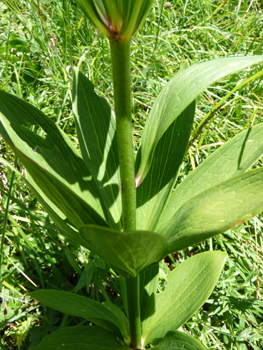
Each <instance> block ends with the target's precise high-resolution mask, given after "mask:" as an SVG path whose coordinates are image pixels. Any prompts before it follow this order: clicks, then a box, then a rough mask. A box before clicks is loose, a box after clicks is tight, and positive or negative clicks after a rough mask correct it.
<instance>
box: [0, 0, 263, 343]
mask: <svg viewBox="0 0 263 350" xmlns="http://www.w3.org/2000/svg"><path fill="white" fill-rule="evenodd" d="M262 33H263V5H262V4H261V1H260V0H250V1H246V0H244V1H243V0H242V1H241V0H224V1H223V0H222V1H217V0H189V1H185V0H178V1H175V0H174V1H171V2H163V1H155V6H154V8H153V10H152V11H151V13H150V15H149V16H148V19H147V22H146V24H145V26H144V27H143V28H142V29H141V30H140V32H139V33H138V34H137V35H136V37H135V38H134V40H133V43H132V79H133V95H132V97H133V122H134V151H135V152H136V151H137V149H138V146H139V143H140V137H141V133H142V130H143V127H144V124H145V120H146V118H147V115H148V112H149V110H150V108H151V106H152V104H153V102H154V100H155V98H156V97H157V96H158V94H159V92H160V91H161V89H162V87H163V86H164V85H165V83H166V82H167V81H168V80H169V79H170V78H171V77H173V76H174V75H175V74H176V72H177V71H178V70H179V69H180V68H181V67H182V66H183V65H186V64H189V65H191V64H193V63H195V62H199V61H203V60H208V59H213V58H218V57H228V56H233V55H252V54H262V42H263V38H262V35H263V34H262ZM0 42H1V45H0V55H1V56H0V81H1V85H0V88H1V89H3V90H5V91H7V92H10V93H12V94H14V95H17V96H19V97H21V98H23V99H25V100H27V101H28V102H29V103H31V104H33V105H34V106H36V107H38V108H39V109H41V110H42V111H43V112H44V113H46V114H47V115H48V116H49V117H50V118H51V119H52V120H53V121H54V122H55V123H57V124H58V125H59V126H60V127H61V128H62V129H64V131H65V132H66V133H67V134H68V135H69V136H70V137H71V138H72V140H73V141H74V142H75V144H76V147H78V141H77V137H76V129H75V126H74V123H73V114H72V110H71V102H72V101H71V85H72V67H73V66H78V67H80V69H81V70H82V72H84V73H85V74H86V75H87V76H88V77H89V78H90V80H91V81H92V82H93V83H94V85H95V87H96V91H97V92H98V93H99V94H100V95H101V96H104V97H105V98H106V99H107V100H108V102H109V103H110V104H111V105H112V104H113V90H112V84H111V69H110V53H109V46H108V43H107V40H106V39H105V38H103V37H102V35H100V34H99V33H98V32H97V30H96V29H94V28H93V27H92V26H91V25H90V23H89V22H88V21H87V20H86V19H85V18H84V17H83V15H82V13H81V12H80V10H79V9H78V8H77V7H76V4H75V2H74V1H73V0H64V1H63V0H61V1H59V0H57V1H55V0H39V1H34V0H28V1H25V0H16V1H13V0H4V1H1V2H0ZM260 71H261V73H262V67H260V66H255V67H252V68H251V69H249V70H246V71H244V72H241V73H239V74H236V75H233V76H230V77H228V78H226V79H224V80H222V81H220V83H218V84H216V86H213V87H211V88H209V89H207V90H206V91H205V92H204V93H203V94H202V95H201V96H199V98H198V101H197V109H196V117H195V123H194V129H193V132H192V136H191V141H190V143H189V148H188V153H187V155H186V157H185V160H184V162H183V166H182V169H181V172H180V180H182V179H183V178H184V177H185V176H186V175H187V174H188V173H189V172H191V171H192V170H193V169H194V168H195V167H196V166H198V164H199V163H200V162H202V161H203V160H204V159H205V158H206V157H207V156H209V155H210V154H211V153H212V152H213V151H214V150H215V149H217V148H218V147H219V146H220V145H221V144H223V143H224V142H226V141H227V140H228V139H230V138H231V137H233V136H234V135H236V134H237V133H238V132H240V131H241V130H243V129H245V128H248V127H249V126H251V125H253V124H256V123H259V122H262V121H263V103H262V99H263V82H262V79H261V78H260V77H258V78H257V79H256V78H255V79H251V80H248V78H249V77H252V76H253V75H254V74H256V73H257V72H260ZM237 86H240V88H239V89H238V90H236V87H237ZM227 95H228V96H227ZM225 96H227V98H225ZM34 131H35V132H38V133H41V130H34ZM0 149H1V154H0V156H1V158H0V176H1V186H0V199H1V206H0V230H1V231H0V233H1V236H0V238H1V248H0V254H1V255H0V259H1V295H0V297H1V305H0V339H1V340H0V348H1V349H4V350H6V349H21V350H24V349H28V348H29V347H30V346H36V345H37V344H38V342H39V341H40V339H41V338H42V337H43V336H44V335H46V334H48V333H49V332H52V331H54V330H56V329H59V328H61V327H65V326H73V325H77V324H87V322H86V321H84V320H83V319H78V318H76V317H69V316H65V315H61V314H60V313H58V312H56V311H54V310H52V309H49V308H45V307H42V306H40V305H39V304H37V303H36V301H34V300H32V299H30V298H29V296H28V295H27V292H29V291H32V290H34V289H36V288H57V289H63V290H68V291H72V292H75V293H79V294H83V295H88V296H90V297H91V298H95V299H96V300H100V301H103V300H114V302H115V303H116V304H118V303H121V301H120V299H119V289H120V282H121V281H120V278H119V277H118V276H116V275H115V274H114V272H113V271H111V270H109V267H108V266H107V265H106V264H105V263H104V262H103V261H102V260H101V259H99V258H98V257H94V256H92V255H89V253H88V252H87V251H86V250H85V249H82V248H80V247H78V246H77V245H76V244H74V243H73V242H69V241H67V240H66V239H64V238H63V236H61V235H60V234H59V232H57V229H56V227H55V226H54V225H53V223H52V222H51V221H50V219H49V217H48V215H47V214H46V213H45V212H44V210H43V208H42V207H41V205H40V204H39V203H38V202H37V201H36V200H35V199H34V198H33V196H32V194H31V192H30V191H29V190H28V189H27V187H26V186H25V184H24V181H23V176H17V175H15V174H14V172H13V171H12V168H11V167H12V166H15V167H16V168H17V169H18V170H19V171H21V174H24V172H25V170H23V167H22V165H21V163H20V161H19V160H17V159H16V158H15V157H14V155H13V153H12V151H11V150H10V148H9V147H8V146H7V145H6V144H5V143H4V142H3V141H2V140H1V139H0ZM255 166H256V167H258V166H262V159H260V160H259V161H258V162H257V163H256V165H255ZM244 200H245V198H244ZM213 249H215V250H216V249H218V250H224V251H226V252H227V253H228V259H227V262H226V265H225V268H224V271H223V273H222V276H221V278H220V280H219V282H218V284H217V287H216V289H215V291H214V292H213V294H212V295H211V297H210V298H209V300H208V301H207V302H206V303H205V305H204V307H203V308H202V310H200V311H199V312H197V313H196V314H195V315H194V316H193V317H192V318H191V319H190V320H189V321H188V322H187V323H186V325H185V326H184V329H185V330H186V331H187V332H189V333H190V334H194V335H196V336H197V337H199V338H200V340H201V341H202V342H203V344H204V345H206V346H207V348H208V349H227V350H229V349H238V350H245V349H247V350H250V349H257V350H262V349H263V302H262V300H261V294H262V293H263V292H262V286H263V260H262V256H263V223H262V220H261V216H259V217H257V218H255V219H253V220H251V221H250V222H248V223H246V224H245V225H241V226H238V227H236V228H235V229H233V230H230V231H228V232H226V233H225V234H222V235H219V236H217V237H214V238H212V239H210V240H208V241H206V242H203V243H201V244H199V245H196V246H194V247H190V248H189V249H187V250H185V251H182V252H179V253H176V254H173V255H169V256H168V257H167V258H166V259H165V261H164V262H163V263H162V264H161V265H160V272H161V279H160V283H159V289H160V290H162V289H163V288H165V284H166V275H167V273H168V272H169V270H170V269H172V268H173V267H174V266H176V265H177V264H178V263H180V262H182V261H183V260H185V259H187V258H189V257H190V256H191V255H193V254H196V253H198V252H201V251H205V250H213Z"/></svg>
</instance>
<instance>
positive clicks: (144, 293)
mask: <svg viewBox="0 0 263 350" xmlns="http://www.w3.org/2000/svg"><path fill="white" fill-rule="evenodd" d="M158 281H159V263H157V264H154V265H152V266H150V267H148V268H147V269H146V270H145V271H143V273H142V274H140V288H141V292H140V295H141V320H142V321H143V320H145V319H146V318H147V317H149V315H152V314H153V313H154V311H155V305H154V296H155V293H156V291H157V287H158Z"/></svg>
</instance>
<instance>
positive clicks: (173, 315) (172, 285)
mask: <svg viewBox="0 0 263 350" xmlns="http://www.w3.org/2000/svg"><path fill="white" fill-rule="evenodd" d="M225 258H226V254H225V253H223V252H216V251H213V252H205V253H201V254H198V255H195V256H194V257H192V258H190V259H188V260H186V261H184V262H183V263H182V264H179V265H178V266H177V267H176V268H175V269H174V270H173V271H172V272H171V273H170V274H169V275H168V277H167V279H168V284H167V287H166V289H165V291H164V292H162V293H158V294H155V312H154V314H152V315H149V317H148V318H146V319H145V320H144V321H143V322H142V342H143V344H144V345H146V344H156V343H157V342H158V341H160V339H162V338H163V337H164V336H165V335H166V334H167V332H168V331H170V330H177V329H178V328H179V327H181V326H182V325H183V324H184V323H185V322H186V321H187V320H188V319H189V318H190V317H191V316H192V315H193V314H194V313H195V312H196V311H197V310H198V309H199V308H200V307H201V306H202V305H203V304H204V303H205V301H206V300H207V298H208V297H209V295H210V294H211V293H212V291H213V289H214V287H215V285H216V283H217V280H218V278H219V276H220V273H221V271H222V268H223V266H224V261H225Z"/></svg>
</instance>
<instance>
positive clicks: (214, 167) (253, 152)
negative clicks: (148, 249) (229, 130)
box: [145, 123, 263, 227]
mask: <svg viewBox="0 0 263 350" xmlns="http://www.w3.org/2000/svg"><path fill="white" fill-rule="evenodd" d="M262 154H263V123H260V124H257V125H255V126H253V127H252V128H249V129H247V130H244V131H242V132H241V133H239V134H238V135H237V136H235V137H234V138H232V139H231V140H229V141H228V142H226V143H225V144H224V145H223V146H221V147H220V148H219V149H218V150H217V151H215V152H214V153H213V154H212V155H211V156H209V157H208V158H207V159H206V160H205V161H204V162H203V163H201V164H200V165H199V166H198V167H197V168H196V169H195V170H194V171H192V172H191V173H190V174H189V175H188V176H187V177H186V179H184V180H183V182H182V183H181V184H180V185H178V186H177V187H176V189H175V191H174V192H173V194H172V196H171V197H170V199H169V202H168V204H167V206H166V207H165V210H164V212H163V213H162V216H161V219H160V222H159V227H161V226H162V225H164V224H166V223H167V222H168V221H169V220H170V219H171V218H172V217H173V216H174V214H175V213H176V212H177V211H178V210H179V208H180V207H181V206H182V205H183V204H184V203H185V202H187V201H188V200H189V199H191V198H193V197H194V196H196V195H198V194H199V193H201V192H203V191H205V190H207V189H208V188H211V187H213V186H216V185H218V184H220V183H221V182H224V181H226V180H228V179H230V178H231V177H234V176H237V175H239V174H242V173H243V172H245V171H246V170H248V169H249V168H250V167H251V166H252V165H253V164H254V163H255V162H256V161H257V160H258V159H259V158H260V157H261V156H262ZM145 181H146V180H145Z"/></svg>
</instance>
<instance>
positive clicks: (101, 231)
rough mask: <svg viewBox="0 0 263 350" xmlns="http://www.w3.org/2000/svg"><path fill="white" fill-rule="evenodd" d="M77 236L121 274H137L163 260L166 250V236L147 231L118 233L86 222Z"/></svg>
mask: <svg viewBox="0 0 263 350" xmlns="http://www.w3.org/2000/svg"><path fill="white" fill-rule="evenodd" d="M80 237H81V239H82V240H84V241H86V247H87V248H88V249H90V250H91V251H93V252H94V253H96V254H97V255H99V256H100V257H101V258H102V259H104V260H105V261H107V262H108V263H109V264H110V265H111V266H112V268H113V269H115V270H116V271H117V272H118V273H120V274H122V275H124V276H132V277H135V276H137V275H138V274H140V273H141V272H142V271H143V270H145V269H146V268H147V267H148V266H150V265H152V264H154V263H156V262H159V261H160V260H162V259H163V258H164V256H165V254H166V252H167V242H166V239H165V238H164V237H163V236H161V235H159V234H157V233H154V232H149V231H130V232H120V231H115V230H111V229H107V228H105V227H99V226H93V225H85V226H82V227H81V228H80Z"/></svg>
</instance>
